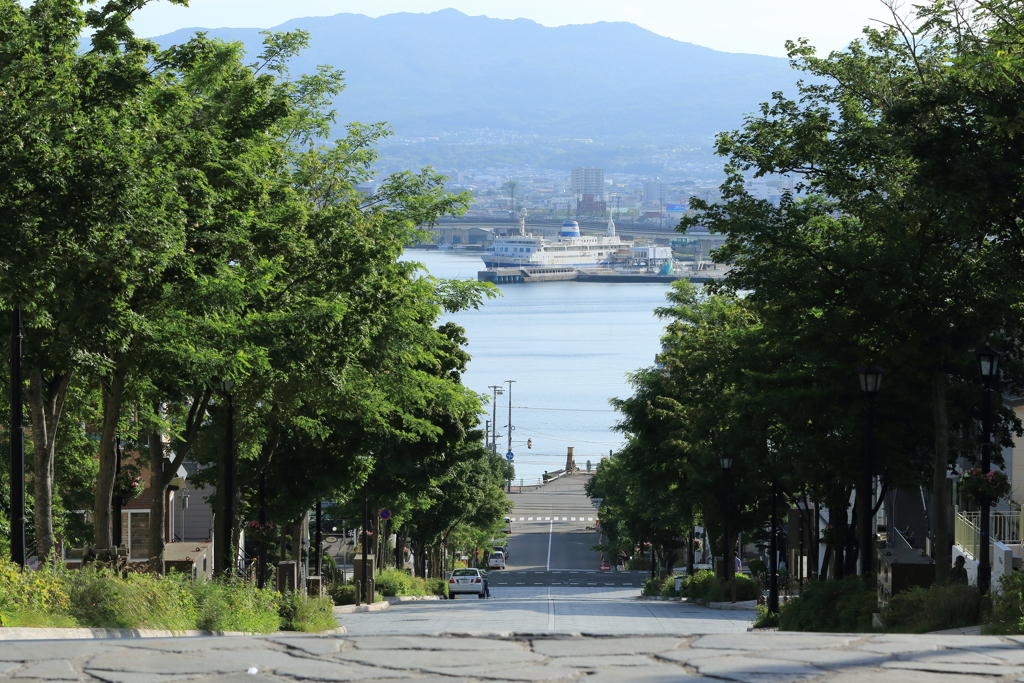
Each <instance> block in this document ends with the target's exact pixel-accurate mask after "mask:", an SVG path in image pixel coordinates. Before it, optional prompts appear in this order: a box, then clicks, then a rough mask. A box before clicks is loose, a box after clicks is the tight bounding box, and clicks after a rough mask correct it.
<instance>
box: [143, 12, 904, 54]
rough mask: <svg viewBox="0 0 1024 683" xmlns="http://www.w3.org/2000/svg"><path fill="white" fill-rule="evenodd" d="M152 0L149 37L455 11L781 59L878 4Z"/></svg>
mask: <svg viewBox="0 0 1024 683" xmlns="http://www.w3.org/2000/svg"><path fill="white" fill-rule="evenodd" d="M190 4H191V6H190V7H188V8H181V7H177V6H173V5H170V4H169V3H167V2H155V3H154V4H153V5H152V6H149V7H147V8H146V9H144V10H143V11H142V12H140V13H139V15H138V18H137V19H136V23H135V26H136V30H137V31H138V32H139V33H141V34H142V35H146V36H156V35H161V34H164V33H168V32H170V31H174V30H176V29H179V28H186V27H205V28H218V27H223V26H231V27H236V28H240V27H246V28H248V27H260V28H269V27H271V26H275V25H277V24H280V23H283V22H285V21H287V20H288V19H294V18H297V17H309V16H327V15H331V14H338V13H341V12H351V13H354V14H366V15H369V16H373V17H376V16H380V15H382V14H391V13H393V12H433V11H436V10H441V9H445V8H448V7H454V8H455V9H457V10H459V11H461V12H464V13H466V14H470V15H481V14H482V15H486V16H489V17H496V18H501V19H516V18H519V17H525V18H527V19H532V20H534V21H536V22H538V23H541V24H544V25H545V26H561V25H564V24H589V23H592V22H595V21H628V22H631V23H634V24H638V25H640V26H643V27H644V28H646V29H649V30H651V31H654V32H655V33H659V34H661V35H663V36H668V37H670V38H675V39H677V40H682V41H686V42H689V43H696V44H698V45H704V46H706V47H711V48H714V49H716V50H724V51H727V52H752V53H756V54H764V55H774V56H778V57H782V56H785V48H784V45H785V41H786V40H787V39H796V38H800V37H804V38H809V39H810V40H811V42H812V44H814V45H815V46H817V47H818V48H819V50H820V51H829V50H836V49H841V48H842V47H843V46H845V45H846V44H847V43H849V42H850V41H851V40H853V39H855V38H857V37H859V36H860V31H861V28H863V27H864V26H865V25H867V24H869V23H872V22H871V20H872V19H884V18H886V17H887V16H888V14H889V12H888V9H887V8H886V6H885V5H884V4H883V3H882V2H881V0H781V1H780V0H775V1H774V2H766V1H765V0H713V1H709V0H287V1H283V0H191V3H190Z"/></svg>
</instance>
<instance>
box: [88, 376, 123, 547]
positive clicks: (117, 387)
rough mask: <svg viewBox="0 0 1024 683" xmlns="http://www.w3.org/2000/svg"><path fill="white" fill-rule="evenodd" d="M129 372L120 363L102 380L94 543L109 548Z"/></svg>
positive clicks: (94, 506) (94, 510)
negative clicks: (123, 407) (123, 405)
mask: <svg viewBox="0 0 1024 683" xmlns="http://www.w3.org/2000/svg"><path fill="white" fill-rule="evenodd" d="M127 377H128V369H127V368H126V367H124V366H123V365H121V364H120V363H118V364H117V365H116V366H115V367H114V369H113V370H112V371H111V372H110V373H109V374H108V375H106V376H105V377H104V378H103V380H102V383H101V384H102V394H103V427H102V429H101V431H100V452H99V474H98V475H97V478H96V494H95V497H94V499H93V510H92V514H93V543H95V545H96V547H97V548H110V547H111V546H112V545H113V542H114V539H113V536H112V533H113V529H112V528H111V524H110V520H111V513H110V506H111V503H112V500H113V494H114V479H115V477H116V476H117V427H118V423H119V422H120V421H121V402H122V400H123V398H124V385H125V381H126V379H127Z"/></svg>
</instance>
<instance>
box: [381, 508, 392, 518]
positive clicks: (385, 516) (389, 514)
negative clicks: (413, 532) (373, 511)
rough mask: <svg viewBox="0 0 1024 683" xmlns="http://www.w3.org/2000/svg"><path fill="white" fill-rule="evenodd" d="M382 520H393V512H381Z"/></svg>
mask: <svg viewBox="0 0 1024 683" xmlns="http://www.w3.org/2000/svg"><path fill="white" fill-rule="evenodd" d="M380 518H381V519H391V510H381V511H380Z"/></svg>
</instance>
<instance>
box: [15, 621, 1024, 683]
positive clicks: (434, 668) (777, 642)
mask: <svg viewBox="0 0 1024 683" xmlns="http://www.w3.org/2000/svg"><path fill="white" fill-rule="evenodd" d="M0 680H11V681H18V682H19V683H27V682H28V681H48V682H53V681H104V682H107V683H164V682H170V681H196V682H197V683H198V682H200V681H225V682H227V683H268V682H269V681H295V680H300V681H361V682H363V683H373V682H374V681H391V682H392V683H397V681H401V680H415V681H431V682H438V683H440V682H442V681H444V682H445V683H452V682H454V681H467V682H468V681H491V682H493V681H580V682H581V683H582V682H583V681H585V682H586V683H606V682H610V681H645V682H648V683H669V682H670V681H672V682H679V681H681V682H683V683H686V682H688V681H698V680H701V681H707V680H729V681H741V682H749V683H781V682H784V681H818V680H820V681H829V682H836V683H853V682H864V683H867V682H868V681H871V682H873V683H925V682H929V683H930V682H937V683H942V682H944V681H949V682H950V683H952V682H953V681H956V682H958V683H980V682H981V681H986V682H990V683H991V682H996V681H1024V637H1010V638H1000V637H990V636H938V635H923V636H910V635H842V634H790V633H743V634H715V635H703V636H699V635H696V636H695V635H691V636H660V635H659V636H650V635H648V636H611V637H609V636H604V637H597V636H579V635H574V636H566V635H560V636H552V635H543V636H541V635H536V636H534V635H528V634H446V635H436V636H430V635H418V636H355V637H353V636H318V635H309V636H305V635H278V636H261V637H222V638H165V639H138V640H93V641H20V642H6V643H0Z"/></svg>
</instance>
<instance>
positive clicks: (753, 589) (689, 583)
mask: <svg viewBox="0 0 1024 683" xmlns="http://www.w3.org/2000/svg"><path fill="white" fill-rule="evenodd" d="M733 581H735V583H736V600H737V601H746V600H756V599H757V597H758V596H759V595H760V591H759V590H758V588H757V584H756V583H754V582H753V581H751V580H750V579H749V578H747V577H746V576H743V575H740V574H737V575H736V577H735V578H734V579H733ZM679 594H680V595H681V596H683V597H687V598H700V599H702V600H707V601H708V602H729V601H731V600H732V586H731V585H730V584H729V582H728V581H723V580H721V579H719V578H718V577H717V576H715V573H714V572H713V571H710V570H707V569H704V570H701V571H699V572H697V573H696V574H694V575H693V576H688V577H686V578H685V579H684V580H683V582H682V585H680V587H679Z"/></svg>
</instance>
